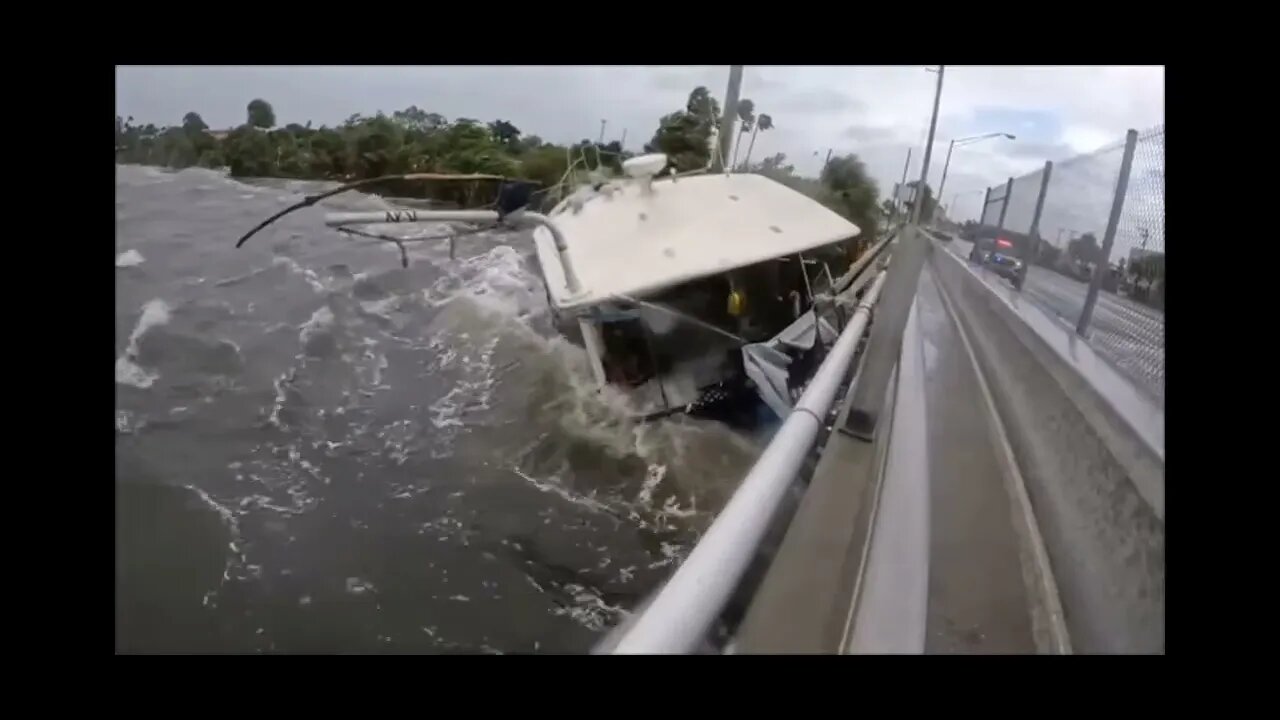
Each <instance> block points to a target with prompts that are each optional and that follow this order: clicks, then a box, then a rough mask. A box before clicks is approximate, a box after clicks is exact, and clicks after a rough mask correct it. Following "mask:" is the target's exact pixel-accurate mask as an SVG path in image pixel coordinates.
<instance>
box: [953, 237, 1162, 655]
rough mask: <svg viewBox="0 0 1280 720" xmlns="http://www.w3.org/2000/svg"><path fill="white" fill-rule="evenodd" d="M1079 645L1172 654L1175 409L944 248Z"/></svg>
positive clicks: (961, 313)
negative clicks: (1170, 520) (1170, 414)
mask: <svg viewBox="0 0 1280 720" xmlns="http://www.w3.org/2000/svg"><path fill="white" fill-rule="evenodd" d="M931 257H932V259H931V263H932V267H933V270H934V273H935V275H936V277H937V278H938V280H939V283H940V285H941V287H942V288H943V290H944V291H945V292H946V294H947V296H948V298H949V300H950V301H951V303H952V305H953V306H954V307H955V309H956V313H957V315H958V317H959V320H960V322H961V323H962V324H963V326H964V330H965V331H966V333H967V334H968V336H969V338H970V340H971V342H972V345H973V349H974V353H975V355H976V356H977V358H978V362H979V365H980V368H981V372H982V374H983V376H984V378H985V379H986V380H987V384H988V385H989V386H990V388H991V393H992V396H993V398H994V400H995V403H996V406H997V409H998V412H999V414H1000V416H1001V419H1002V421H1003V424H1004V426H1005V428H1006V432H1007V433H1008V437H1009V442H1010V444H1011V446H1012V449H1013V453H1014V456H1015V458H1016V461H1017V463H1018V466H1019V469H1020V470H1021V472H1022V475H1023V477H1024V478H1025V482H1026V485H1027V491H1028V494H1029V495H1030V498H1031V504H1032V507H1033V510H1034V512H1035V516H1036V521H1037V523H1038V525H1039V527H1040V531H1041V534H1042V536H1043V538H1044V541H1045V545H1046V548H1047V550H1048V555H1049V560H1050V563H1051V565H1052V567H1053V574H1054V576H1055V577H1056V580H1057V584H1058V590H1059V593H1060V597H1061V600H1062V607H1063V614H1064V615H1065V620H1066V625H1067V628H1068V630H1069V631H1070V635H1071V642H1072V645H1073V647H1074V650H1075V651H1076V652H1083V653H1091V652H1094V653H1162V652H1164V646H1165V642H1164V589H1165V583H1164V547H1165V541H1164V427H1163V425H1164V412H1163V409H1160V408H1157V407H1155V406H1154V404H1153V403H1151V402H1150V401H1149V400H1147V399H1146V398H1145V396H1143V395H1142V394H1141V393H1139V392H1137V391H1136V390H1135V389H1134V388H1133V387H1132V386H1131V385H1130V384H1129V383H1128V381H1127V380H1125V379H1124V378H1123V377H1121V376H1119V374H1118V373H1116V372H1115V371H1114V369H1112V368H1111V366H1110V365H1109V364H1107V363H1105V362H1104V361H1102V359H1101V358H1098V357H1096V356H1095V355H1094V354H1093V351H1092V350H1091V349H1090V348H1089V347H1088V346H1087V345H1086V344H1085V343H1084V341H1083V340H1080V339H1079V338H1077V337H1076V336H1075V335H1074V334H1073V333H1071V332H1070V331H1069V329H1066V328H1065V327H1064V326H1062V325H1060V324H1058V323H1056V322H1054V321H1053V320H1052V319H1051V318H1048V317H1047V316H1045V315H1044V314H1043V313H1042V312H1041V311H1040V310H1039V309H1038V308H1037V307H1035V306H1034V305H1032V304H1031V303H1028V302H1024V301H1022V299H1021V297H1020V296H1019V295H1018V293H1017V292H1016V291H1014V290H1013V289H1012V287H1005V286H1002V285H1001V284H999V282H998V281H992V278H994V276H992V277H991V278H988V277H984V275H985V273H981V272H980V271H976V270H975V269H974V268H973V267H971V266H969V265H968V264H967V263H966V262H965V261H964V260H961V259H960V258H957V257H956V256H955V255H953V254H952V253H950V252H949V251H946V250H945V249H944V248H942V247H938V248H937V251H936V252H934V253H933V254H932V256H931Z"/></svg>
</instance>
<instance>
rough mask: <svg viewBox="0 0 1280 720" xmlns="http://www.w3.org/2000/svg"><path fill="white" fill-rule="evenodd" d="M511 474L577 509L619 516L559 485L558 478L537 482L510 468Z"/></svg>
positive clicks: (604, 505) (594, 500) (597, 501)
mask: <svg viewBox="0 0 1280 720" xmlns="http://www.w3.org/2000/svg"><path fill="white" fill-rule="evenodd" d="M511 472H513V473H515V474H516V475H518V476H519V477H520V478H521V479H523V480H524V481H525V482H527V483H529V484H530V485H532V486H534V487H535V488H537V489H538V490H541V491H542V492H544V493H550V494H552V495H555V496H557V497H559V498H560V499H562V500H564V501H566V502H569V503H572V504H574V505H577V506H579V507H584V508H586V509H588V510H591V511H592V512H599V513H605V514H608V515H615V516H616V515H618V514H619V513H618V512H617V511H616V510H615V509H613V508H611V507H609V505H607V504H605V503H603V502H600V501H599V500H597V499H595V498H594V497H592V496H589V495H582V494H579V493H575V492H573V491H571V490H569V489H568V488H566V487H565V486H564V485H562V484H560V482H559V479H558V478H555V479H552V480H539V479H538V478H535V477H533V476H532V475H529V474H527V473H525V472H523V471H521V470H520V469H519V468H511Z"/></svg>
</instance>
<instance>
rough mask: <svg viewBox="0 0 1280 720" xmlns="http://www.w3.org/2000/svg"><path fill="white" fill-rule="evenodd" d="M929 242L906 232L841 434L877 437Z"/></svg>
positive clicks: (910, 228) (911, 228)
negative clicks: (885, 398) (887, 391)
mask: <svg viewBox="0 0 1280 720" xmlns="http://www.w3.org/2000/svg"><path fill="white" fill-rule="evenodd" d="M930 247H932V246H931V245H930V244H929V240H928V238H927V237H925V235H924V233H923V232H921V231H920V228H919V226H918V225H914V224H909V225H905V226H903V228H902V232H901V233H900V234H899V239H898V243H897V245H896V246H895V247H894V248H893V257H892V259H891V260H890V261H889V271H888V274H886V275H885V281H884V289H883V290H882V291H881V293H880V301H879V303H877V305H876V311H875V319H874V322H873V324H872V325H871V336H870V338H869V339H868V340H867V347H866V349H865V350H864V351H863V352H864V353H865V355H866V360H864V361H863V363H862V370H861V372H860V374H859V375H858V382H857V385H855V386H854V389H853V401H852V405H851V406H850V407H849V417H848V419H847V420H846V421H845V425H844V427H842V428H840V430H841V431H842V432H844V433H846V434H848V435H852V436H853V437H856V438H858V439H860V440H866V441H868V442H869V441H871V439H872V438H873V437H874V436H875V431H876V421H877V420H878V419H879V415H880V410H881V407H880V406H881V404H882V403H883V402H884V397H885V391H886V390H887V389H888V384H889V378H890V376H891V375H892V374H893V368H894V366H895V365H897V363H898V354H899V350H901V348H902V334H903V331H904V330H905V329H906V325H907V316H908V315H910V313H911V303H912V302H913V301H914V300H915V297H916V284H917V282H918V281H919V279H920V269H921V268H922V267H924V261H925V257H926V253H927V252H928V250H929V248H930Z"/></svg>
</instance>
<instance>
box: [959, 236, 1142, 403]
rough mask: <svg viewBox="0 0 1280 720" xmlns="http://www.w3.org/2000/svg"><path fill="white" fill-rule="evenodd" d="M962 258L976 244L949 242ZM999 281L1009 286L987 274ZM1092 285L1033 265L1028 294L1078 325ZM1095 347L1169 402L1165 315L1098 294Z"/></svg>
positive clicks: (1091, 333)
mask: <svg viewBox="0 0 1280 720" xmlns="http://www.w3.org/2000/svg"><path fill="white" fill-rule="evenodd" d="M945 245H946V247H947V248H948V249H949V250H950V251H951V252H953V253H955V254H956V255H957V256H959V257H961V258H968V256H969V251H970V250H971V249H972V247H973V244H972V243H969V242H966V241H964V240H953V241H951V242H948V243H945ZM987 277H988V280H989V281H990V282H993V283H1004V282H1008V281H1007V280H1004V279H1002V278H1000V277H999V276H997V275H995V274H993V273H987ZM1087 288H1088V286H1087V285H1086V284H1085V283H1082V282H1080V281H1078V280H1073V279H1071V278H1069V277H1066V276H1065V275H1061V274H1059V273H1056V272H1053V271H1052V270H1048V269H1046V268H1042V267H1037V266H1034V265H1033V266H1031V268H1030V269H1029V270H1028V272H1027V281H1026V283H1025V285H1024V287H1023V295H1024V296H1025V297H1027V298H1030V299H1031V300H1032V301H1034V302H1035V303H1036V304H1037V305H1039V306H1040V307H1041V308H1043V309H1044V310H1045V311H1046V312H1048V313H1049V314H1050V315H1056V316H1058V317H1059V318H1061V319H1062V320H1063V321H1064V322H1066V323H1067V324H1068V325H1071V326H1074V325H1075V324H1076V321H1077V320H1078V319H1079V317H1080V312H1081V310H1083V308H1084V298H1085V294H1086V291H1087ZM1089 344H1090V345H1091V346H1093V348H1094V349H1095V350H1097V351H1098V352H1100V353H1101V354H1103V355H1105V356H1106V358H1107V359H1108V360H1110V361H1111V362H1112V363H1114V364H1115V365H1116V367H1117V368H1118V369H1119V370H1120V371H1121V372H1123V373H1124V374H1125V375H1126V376H1128V377H1129V378H1130V379H1131V380H1133V381H1134V383H1135V384H1137V385H1138V386H1139V387H1141V388H1143V389H1144V390H1146V391H1147V392H1148V393H1150V394H1151V395H1152V396H1154V397H1155V398H1156V399H1158V400H1159V401H1160V402H1161V403H1163V402H1164V313H1163V312H1161V311H1160V310H1156V309H1155V308H1151V307H1147V306H1146V305H1142V304H1140V303H1137V302H1134V301H1133V300H1130V299H1128V298H1125V297H1121V296H1119V295H1116V294H1114V293H1109V292H1106V291H1103V292H1100V293H1099V294H1098V302H1097V304H1096V305H1095V306H1094V309H1093V319H1092V320H1091V322H1090V324H1089Z"/></svg>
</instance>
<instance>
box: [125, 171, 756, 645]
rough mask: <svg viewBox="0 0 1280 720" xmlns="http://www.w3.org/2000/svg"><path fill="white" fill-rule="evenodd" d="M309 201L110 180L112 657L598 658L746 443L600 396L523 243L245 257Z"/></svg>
mask: <svg viewBox="0 0 1280 720" xmlns="http://www.w3.org/2000/svg"><path fill="white" fill-rule="evenodd" d="M322 187H324V185H322V184H318V183H303V182H293V181H261V182H254V183H248V184H246V183H240V182H237V181H233V180H231V179H229V178H227V177H225V176H224V175H223V174H221V173H217V172H213V171H207V170H195V169H193V170H185V171H182V172H176V173H174V172H167V171H163V170H159V169H156V168H144V167H137V166H117V168H116V247H115V256H116V267H115V275H116V296H115V307H116V368H115V370H116V375H115V377H116V584H117V587H116V646H117V649H118V650H120V651H123V652H281V653H285V652H342V653H394V652H461V653H511V652H521V653H531V652H544V653H554V652H570V653H577V652H585V651H587V650H589V649H590V648H591V646H592V645H593V644H594V643H595V642H596V641H597V640H598V639H599V637H600V636H601V635H602V634H603V632H605V631H606V630H607V629H608V628H609V627H610V626H612V625H614V624H615V623H617V622H619V621H620V620H621V619H622V618H623V617H624V613H625V610H626V608H629V607H632V606H634V605H636V604H638V603H639V601H640V600H641V599H642V598H643V597H644V596H645V595H646V594H647V593H648V592H649V591H650V590H651V589H653V588H654V587H655V586H656V585H657V583H659V582H660V581H661V580H662V579H663V578H664V577H666V576H667V575H668V574H669V573H670V572H671V570H672V569H673V567H674V565H675V564H677V563H678V562H679V561H680V559H681V558H682V557H683V556H684V555H685V554H686V553H687V552H688V550H689V549H690V547H691V545H692V543H693V542H694V541H695V540H696V538H697V537H698V534H699V533H700V532H701V531H702V530H704V529H705V528H706V526H707V525H708V523H709V521H710V518H711V517H713V516H714V513H715V512H716V511H718V510H719V508H720V507H721V506H722V505H723V503H724V502H725V501H726V500H727V499H728V495H729V493H731V492H732V489H733V487H734V486H735V485H736V483H737V482H738V480H739V479H740V478H741V477H742V476H743V475H744V474H745V472H746V470H747V469H748V468H749V466H750V463H751V462H752V461H753V460H754V458H755V456H756V455H757V454H758V452H759V450H760V449H761V442H760V441H759V440H758V439H754V438H750V437H747V436H744V435H741V434H738V433H735V432H733V431H731V430H729V429H728V428H726V427H725V426H722V425H719V424H715V423H712V422H706V421H695V420H692V419H689V418H684V417H676V418H672V419H668V420H664V421H659V422H656V423H651V424H643V425H642V424H638V423H635V422H633V421H631V420H630V419H629V417H630V412H631V411H632V410H633V408H629V407H628V406H627V404H626V402H625V401H624V400H623V399H622V398H620V397H618V396H616V395H614V394H611V393H609V392H604V393H599V392H596V391H594V390H592V389H591V381H590V373H589V371H588V370H587V369H586V366H585V363H584V356H583V355H582V353H581V351H580V350H579V349H578V348H576V347H574V346H572V345H570V344H569V343H567V342H565V341H564V340H562V339H560V338H559V337H558V336H557V335H556V334H555V333H554V332H553V330H552V323H551V319H550V317H549V314H548V311H547V307H546V299H545V289H544V288H543V286H542V282H541V279H540V275H539V273H538V271H537V262H536V260H535V259H534V257H533V254H532V243H531V242H530V241H529V238H528V236H527V234H519V233H489V234H479V235H468V236H466V237H465V238H464V239H460V240H459V242H458V251H457V256H456V259H452V260H451V259H450V258H449V251H448V248H447V246H446V245H445V244H444V243H439V244H425V243H424V244H415V245H411V246H409V247H410V251H409V252H410V260H411V263H410V267H409V268H408V269H402V268H401V267H400V257H399V251H398V250H397V249H396V247H395V246H394V245H392V244H389V243H381V242H377V241H359V242H356V241H353V240H352V239H350V238H348V237H346V236H344V235H342V234H340V233H337V232H336V231H334V230H331V229H328V228H325V227H324V226H323V224H322V216H323V213H324V212H331V211H337V210H362V209H363V210H381V209H386V208H389V207H392V205H391V204H389V203H388V202H387V201H384V200H382V199H380V198H377V197H371V196H365V195H356V194H349V195H345V196H339V197H336V198H333V199H331V200H329V201H326V202H325V203H322V204H321V205H319V206H317V207H313V208H308V209H306V210H302V211H299V212H297V213H294V214H293V215H290V216H288V217H286V218H285V219H284V220H283V221H281V222H279V223H277V224H275V225H273V226H271V227H270V228H268V229H267V230H266V231H264V232H263V233H261V234H259V235H257V236H255V237H254V238H253V239H251V240H250V241H249V244H248V245H246V246H245V247H244V248H242V249H239V250H237V249H235V247H234V243H235V240H236V239H237V238H238V237H239V236H240V235H241V234H242V233H243V232H245V231H246V230H247V229H248V228H250V227H252V226H253V225H254V224H256V223H257V222H258V221H259V220H261V219H263V218H265V217H266V216H268V215H270V214H272V213H274V212H276V211H278V210H280V209H282V208H284V207H285V206H286V205H288V204H292V203H294V202H297V201H298V200H300V199H301V198H302V196H303V195H304V194H305V193H308V192H314V191H316V190H317V189H320V188H322ZM370 229H371V230H375V231H377V230H378V229H379V228H370ZM443 229H444V228H443V227H436V228H425V231H426V232H436V233H438V232H440V231H442V230H443ZM397 231H398V232H399V233H403V232H404V231H405V229H404V228H403V227H402V228H398V229H397Z"/></svg>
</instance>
